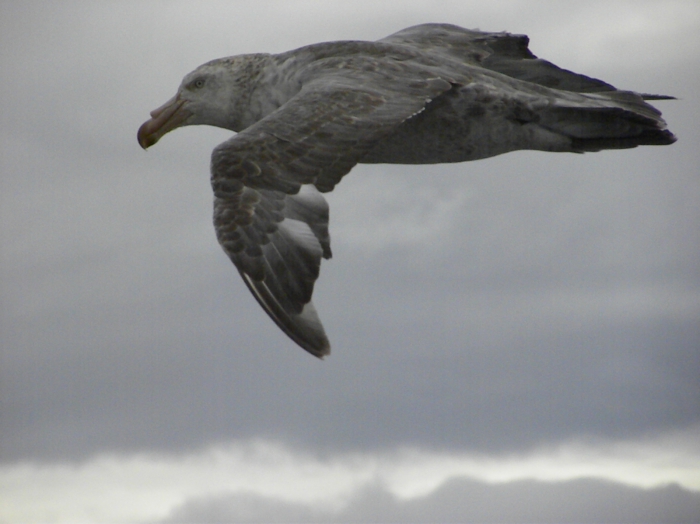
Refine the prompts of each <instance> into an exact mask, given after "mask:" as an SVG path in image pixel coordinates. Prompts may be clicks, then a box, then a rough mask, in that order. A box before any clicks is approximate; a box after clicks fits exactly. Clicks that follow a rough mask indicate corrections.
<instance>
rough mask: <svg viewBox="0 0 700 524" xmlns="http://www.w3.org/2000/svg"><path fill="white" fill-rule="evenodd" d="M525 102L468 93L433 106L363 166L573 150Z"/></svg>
mask: <svg viewBox="0 0 700 524" xmlns="http://www.w3.org/2000/svg"><path fill="white" fill-rule="evenodd" d="M537 120H538V118H537V115H535V114H534V113H533V112H532V111H531V110H529V109H528V108H527V105H526V103H525V102H524V101H523V100H518V99H515V98H513V97H511V96H508V95H505V96H500V97H499V96H494V95H493V90H490V89H488V88H486V87H484V86H478V87H477V88H472V87H470V88H463V89H461V90H456V91H454V92H451V93H450V94H447V95H444V96H442V97H440V98H438V99H436V100H433V101H432V102H431V103H430V104H428V105H427V106H426V108H425V110H424V111H422V112H421V113H418V114H417V115H415V116H414V117H412V118H410V119H408V120H406V121H405V122H403V123H402V124H401V125H399V126H398V127H397V128H396V129H395V130H394V132H393V133H392V134H391V135H389V136H387V137H386V138H384V139H383V140H381V141H380V142H378V143H377V144H376V145H375V146H374V147H373V149H371V150H370V151H369V153H367V155H365V156H364V157H363V158H362V160H361V161H360V162H361V163H367V164H379V163H387V164H439V163H447V162H465V161H468V160H477V159H480V158H488V157H492V156H496V155H500V154H503V153H507V152H509V151H516V150H519V149H541V150H547V151H567V150H570V141H569V140H568V139H567V138H565V137H563V136H560V135H556V134H554V133H550V132H547V131H545V130H543V129H542V128H541V127H540V126H539V125H537Z"/></svg>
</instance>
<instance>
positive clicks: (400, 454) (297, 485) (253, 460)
mask: <svg viewBox="0 0 700 524" xmlns="http://www.w3.org/2000/svg"><path fill="white" fill-rule="evenodd" d="M698 470H700V426H697V427H693V428H690V429H688V430H686V431H674V432H671V433H667V434H663V435H658V436H656V437H655V438H652V437H649V438H645V439H638V440H634V441H626V442H625V441H618V442H600V441H596V440H595V439H591V440H590V441H584V440H581V441H578V442H571V443H565V444H561V445H558V446H555V447H553V448H551V449H541V450H536V451H533V452H530V453H526V454H518V455H509V456H489V455H485V454H480V455H469V454H461V453H440V452H431V451H426V450H420V449H417V448H403V449H397V450H394V451H388V452H384V453H352V454H340V455H325V456H312V455H310V454H309V453H308V452H299V451H295V450H293V449H291V448H289V447H288V446H287V445H285V444H283V443H281V442H273V441H264V440H259V439H255V440H251V441H235V442H229V443H225V444H219V445H215V446H211V447H209V448H207V449H203V450H200V451H194V452H190V453H183V454H180V455H165V454H157V453H156V454H149V453H137V454H128V455H120V454H105V455H100V456H97V457H94V458H92V459H90V460H87V461H82V462H79V463H72V464H65V463H64V464H61V463H54V464H51V463H43V464H34V463H31V462H28V463H20V464H13V465H4V466H0V485H2V486H3V495H2V499H0V502H2V503H1V504H0V522H15V521H17V519H19V520H21V521H22V522H25V523H32V522H36V523H39V522H48V521H50V522H72V523H79V522H145V521H156V520H159V519H164V518H166V517H167V516H168V515H169V514H170V513H171V512H173V511H174V510H176V509H177V508H178V507H180V506H181V505H183V504H185V503H186V502H188V501H190V500H197V499H206V498H208V497H214V498H216V497H217V496H219V495H220V494H222V493H226V494H228V495H231V496H233V495H235V494H242V495H245V496H251V495H252V496H257V497H263V498H266V499H270V500H277V501H279V502H281V503H293V504H299V505H302V506H306V507H309V508H312V509H314V508H315V510H318V511H325V512H330V514H332V513H333V512H338V511H341V510H342V509H343V508H344V507H345V506H346V505H347V504H348V502H349V501H350V500H351V499H353V498H354V497H356V496H357V495H358V493H361V492H362V491H363V490H366V489H369V488H371V487H372V486H382V488H383V489H384V490H385V491H386V492H388V493H390V494H391V495H393V496H394V497H396V498H397V499H398V500H411V499H416V498H419V497H425V496H427V495H430V493H432V492H434V491H435V490H436V489H438V488H439V487H440V486H442V485H443V484H445V483H446V482H447V481H449V480H450V479H456V478H464V479H471V480H475V481H479V482H482V483H485V484H488V485H496V484H504V483H512V482H517V481H523V480H535V481H541V482H548V483H561V482H566V481H572V480H576V479H597V480H600V481H608V482H615V483H620V484H624V485H627V486H630V487H634V488H640V489H651V488H659V487H663V486H666V485H670V484H676V485H678V486H680V487H682V488H684V489H686V490H689V491H692V492H695V493H697V494H698V496H700V478H698V476H697V471H698ZM699 500H700V499H699ZM126 501H128V503H125V502H126Z"/></svg>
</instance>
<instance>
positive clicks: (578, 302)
mask: <svg viewBox="0 0 700 524" xmlns="http://www.w3.org/2000/svg"><path fill="white" fill-rule="evenodd" d="M431 21H432V22H450V23H455V24H458V25H461V26H464V27H470V28H480V29H482V30H488V31H500V30H508V31H511V32H514V33H524V34H528V35H529V36H530V39H531V43H530V48H531V50H532V51H533V52H534V53H535V54H536V55H538V56H541V57H543V58H546V59H548V60H551V61H553V62H554V63H556V64H557V65H559V66H562V67H564V68H567V69H572V70H575V71H577V72H580V73H584V74H588V75H590V76H593V77H597V78H601V79H603V80H605V81H607V82H609V83H612V84H613V85H615V86H617V87H620V88H628V89H633V90H637V91H642V92H648V93H661V94H671V95H675V96H677V97H678V98H679V100H678V101H668V102H666V101H664V102H657V103H655V105H656V106H657V107H659V108H660V109H661V110H662V111H663V113H664V117H665V118H666V120H667V122H668V123H669V127H670V129H671V130H672V131H673V132H674V133H676V134H677V136H678V137H679V141H678V142H677V143H676V144H674V145H672V146H669V147H645V148H637V149H633V150H625V151H608V152H601V153H591V154H586V155H573V154H559V155H557V154H551V153H539V152H517V153H510V154H507V155H503V156H500V157H496V158H493V159H487V160H481V161H478V162H472V163H464V164H454V165H438V166H387V165H377V166H358V167H357V168H356V169H355V170H354V171H353V172H352V173H351V174H350V175H348V176H347V177H346V178H345V179H344V180H343V181H342V183H341V184H340V185H339V186H338V187H337V188H336V190H335V191H334V192H333V193H331V194H329V195H327V199H328V201H329V203H330V206H331V224H330V227H331V236H332V244H333V254H334V257H333V259H332V260H330V261H325V262H324V264H323V266H322V269H321V277H320V279H319V281H318V284H317V286H316V291H315V298H314V302H315V304H316V307H317V309H318V311H319V315H320V317H321V319H322V320H323V322H324V324H325V327H326V331H327V333H328V335H329V338H330V339H331V343H332V346H333V352H332V354H331V356H330V357H329V358H327V359H326V360H325V361H323V362H321V361H318V360H317V359H314V358H313V357H310V356H309V355H308V354H306V353H305V352H304V351H303V350H301V349H299V348H298V347H297V346H295V345H294V343H293V342H291V341H290V340H289V339H287V337H286V336H285V335H284V334H282V333H281V332H280V331H279V330H278V329H277V328H276V326H275V325H274V324H273V323H272V322H271V321H270V320H269V318H268V317H267V316H266V315H265V313H264V312H263V311H262V310H261V309H260V308H259V306H258V305H257V303H256V302H255V300H254V299H253V297H252V296H251V295H250V293H249V292H248V290H247V289H246V288H245V285H244V284H243V282H242V281H241V279H240V277H239V276H238V274H237V272H236V271H235V268H234V267H233V266H232V265H231V263H230V262H229V260H228V259H227V258H226V256H225V255H224V253H223V252H222V251H221V249H220V247H219V246H218V244H217V242H216V238H215V236H214V231H213V227H212V225H211V200H212V196H211V188H210V185H209V174H208V170H209V155H210V152H211V150H212V148H213V147H214V146H215V145H217V144H218V143H219V142H221V141H223V140H224V139H225V138H227V137H228V136H230V133H229V132H227V131H224V130H218V129H209V128H204V127H191V128H186V129H181V130H177V131H176V132H174V133H172V134H169V135H168V136H166V137H165V138H164V139H163V140H162V141H161V142H159V143H158V144H157V145H156V146H155V147H153V148H152V149H150V150H149V151H148V152H147V153H145V152H144V151H142V150H141V149H140V148H139V146H138V144H137V143H136V130H137V129H138V127H139V125H140V124H141V123H142V122H143V121H145V120H146V119H147V118H148V113H149V111H150V110H152V109H154V108H156V107H158V106H159V105H161V104H162V103H163V102H164V101H165V100H167V99H168V98H170V97H171V96H172V95H173V94H174V92H175V90H176V88H177V86H178V85H179V82H180V80H181V78H182V77H183V76H184V75H185V74H186V73H188V72H189V71H191V70H192V69H194V68H195V67H197V66H198V65H200V64H201V63H203V62H205V61H208V60H210V59H212V58H216V57H220V56H226V55H233V54H240V53H246V52H280V51H285V50H288V49H292V48H295V47H299V46H302V45H306V44H310V43H314V42H319V41H327V40H339V39H368V40H375V39H378V38H382V37H384V36H386V35H388V34H390V33H393V32H395V31H397V30H399V29H401V28H404V27H407V26H410V25H413V24H418V23H423V22H431ZM698 34H700V5H698V4H696V3H694V2H673V1H666V2H663V3H661V2H646V1H639V0H635V1H619V2H614V3H611V2H607V1H606V2H602V1H600V2H598V1H590V2H577V3H570V2H506V1H500V2H470V1H466V0H460V1H455V2H449V1H445V2H422V1H412V2H409V1H406V2H399V1H395V2H394V1H392V2H364V1H353V2H345V1H343V2H332V1H324V2H313V1H311V2H297V1H278V2H273V1H269V2H209V3H201V2H192V3H188V2H151V3H141V2H119V3H89V2H85V3H81V2H62V3H41V2H37V3H32V2H7V1H6V2H0V65H1V66H2V70H3V80H4V81H3V82H2V84H0V94H1V96H2V100H3V101H4V103H3V110H2V114H1V116H0V119H1V122H2V126H1V127H0V133H2V137H1V138H0V153H1V154H0V241H1V244H0V293H1V295H0V300H1V302H0V347H1V351H0V359H1V364H2V367H1V370H0V398H1V399H2V402H1V404H0V406H1V407H0V409H1V413H0V416H1V418H0V424H1V426H0V432H1V436H0V484H2V485H4V486H7V489H4V493H5V494H4V495H0V496H2V497H3V499H4V500H2V501H1V502H2V503H0V522H3V521H4V522H16V521H24V522H28V521H44V522H46V521H51V520H53V521H71V522H75V521H81V520H83V521H86V522H87V521H93V522H94V521H103V522H106V521H111V522H126V521H142V522H143V521H149V522H188V521H193V520H197V521H202V522H204V521H208V522H222V521H259V522H262V521H270V520H280V521H289V520H298V521H310V522H313V521H326V520H337V521H339V522H346V521H348V522H349V521H363V522H365V521H366V522H370V521H378V520H381V521H385V522H391V521H402V522H403V521H407V520H415V521H417V522H418V521H420V522H428V521H431V520H432V521H440V520H442V521H460V520H469V519H473V520H482V521H484V522H486V521H488V522H514V521H521V522H522V521H532V522H534V521H541V522H555V521H556V522H574V521H578V522H582V521H593V520H595V521H600V522H603V521H611V522H612V521H617V522H628V521H629V522H631V521H639V520H644V519H645V518H644V516H647V517H646V520H647V521H666V522H671V521H675V522H690V521H692V520H693V516H694V517H695V520H697V519H698V518H700V502H699V497H700V495H699V493H700V480H699V479H700V450H699V449H698V446H697V444H696V443H697V442H698V441H700V438H699V437H700V262H699V261H700V228H698V224H700V206H699V205H698V202H700V175H699V174H698V173H700V169H699V168H700V148H698V147H697V142H698V138H699V135H698V127H697V115H698V114H699V113H700V102H698V92H700V69H699V68H698V67H697V64H698V63H700V38H699V37H698ZM260 443H264V449H266V450H268V451H266V452H265V453H263V455H260V454H259V453H258V454H256V453H257V452H252V451H250V450H251V449H253V450H255V449H259V448H258V447H257V446H260V445H262V444H260ZM640 449H643V450H644V452H643V453H641V452H639V450H640ZM402 450H403V451H402ZM405 450H413V451H411V453H404V451H405ZM562 450H569V451H570V450H575V451H571V452H570V453H569V452H567V454H565V456H564V455H563V454H562V453H563V451H562ZM582 450H583V451H582ZM266 453H267V454H266ZM261 456H263V457H264V459H261V458H260V457H261ZM231 457H235V461H234V462H230V461H231V460H233V459H232V458H231ZM387 457H391V460H389V459H387ZM417 457H420V459H418V458H417ZM387 460H389V462H388V463H390V464H391V468H393V469H392V471H400V472H401V475H398V476H396V475H394V476H392V475H390V473H389V470H388V469H386V468H384V466H381V464H387ZM202 461H203V462H202ZM309 461H311V462H309ZM192 464H205V465H201V466H197V467H198V468H200V469H197V470H196V471H197V472H198V473H197V474H196V475H194V474H192V470H191V469H188V468H190V467H192ZM310 464H313V466H310ZM358 464H359V466H358ZM367 464H370V465H372V466H366V465H367ZM377 464H379V465H377ZM465 464H469V466H468V467H467V466H466V465H465ZM341 466H342V467H341ZM365 466H366V467H365ZM380 466H381V467H380ZM314 468H317V469H318V471H324V472H326V471H332V472H333V474H330V473H329V474H328V475H329V476H324V475H326V473H323V475H321V474H320V473H319V474H318V475H316V474H315V473H314V472H315V471H317V469H314ZM383 468H384V469H383ZM391 468H390V469H391ZM558 468H560V474H557V470H558ZM635 468H637V469H635ZM208 470H216V471H217V472H219V473H217V476H216V477H215V479H211V481H210V482H204V483H200V484H199V487H197V486H195V484H196V483H195V482H192V479H193V478H200V477H199V476H198V475H202V477H201V478H204V477H206V471H208ZM497 471H498V472H500V473H499V474H498V475H497V474H496V473H495V472H497ZM543 471H547V472H549V473H548V474H544V473H543ZM142 472H148V473H147V474H143V475H142ZM241 472H245V474H244V473H241ZM284 472H287V473H289V475H290V476H289V477H288V478H290V479H294V480H290V482H287V483H285V484H284V485H278V481H277V480H276V479H278V478H281V477H280V475H282V476H284V474H286V473H284ZM193 475H194V476H193ZM399 477H400V478H399ZM284 478H287V477H284ZM425 478H429V479H431V480H430V482H428V483H427V484H425V485H422V487H420V488H415V489H412V488H410V486H414V487H415V485H418V484H421V479H425ZM314 479H323V482H321V483H320V484H318V485H317V484H314ZM180 480H181V481H182V482H180ZM494 482H498V484H494ZM296 483H298V485H299V486H304V489H301V488H300V489H296V486H294V484H296ZM173 486H174V487H173ZM407 486H409V487H407ZM93 489H94V490H95V493H97V492H98V491H99V493H100V495H99V496H97V495H96V496H95V497H93V498H91V499H90V500H89V501H86V499H85V498H84V494H85V493H93V491H92V490H93ZM166 494H167V495H166ZM312 495H313V496H312ZM37 500H40V501H43V502H42V503H37V502H36V501H37ZM518 500H525V501H527V503H526V504H525V503H522V504H518V503H516V502H513V501H518ZM561 500H566V501H570V503H567V504H566V505H563V504H561V505H560V504H558V502H557V501H561ZM30 501H34V502H33V503H30ZM508 501H510V502H508ZM591 507H596V508H598V509H596V510H595V511H597V513H596V512H593V510H591ZM127 508H128V509H127ZM460 516H463V519H462V518H460ZM640 516H642V517H641V518H640Z"/></svg>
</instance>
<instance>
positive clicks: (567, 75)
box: [380, 24, 666, 98]
mask: <svg viewBox="0 0 700 524" xmlns="http://www.w3.org/2000/svg"><path fill="white" fill-rule="evenodd" d="M529 41H530V39H529V38H528V37H527V36H525V35H514V34H510V33H505V32H503V33H488V32H484V31H474V30H469V29H464V28H462V27H459V26H456V25H451V24H422V25H417V26H413V27H409V28H406V29H403V30H401V31H399V32H397V33H394V34H393V35H389V36H388V37H386V38H383V39H382V40H380V42H385V43H390V44H399V45H406V46H410V47H415V48H419V49H421V50H423V51H427V52H430V53H431V54H439V55H442V56H444V57H448V58H450V59H452V60H458V61H460V62H464V63H468V64H472V65H478V66H481V67H484V68H486V69H490V70H491V71H496V72H498V73H501V74H504V75H506V76H510V77H511V78H516V79H518V80H524V81H526V82H532V83H533V84H538V85H541V86H544V87H550V88H554V89H560V90H564V91H574V92H577V93H599V92H605V91H614V90H615V88H614V87H613V86H611V85H610V84H608V83H606V82H603V81H602V80H598V79H595V78H591V77H588V76H585V75H580V74H578V73H574V72H572V71H567V70H566V69H562V68H560V67H557V66H556V65H554V64H552V63H551V62H548V61H547V60H542V59H540V58H537V57H536V56H535V55H534V54H532V52H531V51H530V50H529V49H528V43H529ZM652 96H653V95H652ZM661 98H666V97H661Z"/></svg>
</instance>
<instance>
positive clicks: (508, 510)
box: [160, 477, 700, 523]
mask: <svg viewBox="0 0 700 524" xmlns="http://www.w3.org/2000/svg"><path fill="white" fill-rule="evenodd" d="M698 516H700V495H699V494H697V493H694V492H692V491H688V490H684V489H682V488H680V487H678V486H677V485H669V486H664V487H660V488H654V489H639V488H631V487H628V486H625V485H623V484H617V483H613V482H605V481H600V480H596V479H581V480H575V481H569V482H560V483H547V482H537V481H517V482H510V483H504V484H486V483H483V482H478V481H475V480H470V479H467V478H459V477H457V478H453V479H450V480H448V481H447V482H445V483H444V484H443V485H442V486H440V487H439V488H438V489H436V490H435V491H434V492H432V493H430V494H429V495H426V496H424V497H418V498H415V499H409V500H402V499H399V498H397V497H395V496H394V495H392V494H391V493H389V492H387V491H386V490H384V489H383V488H382V487H380V486H373V487H371V488H366V489H364V490H363V491H362V492H361V493H359V494H357V495H355V496H354V497H353V498H352V499H351V500H350V502H349V503H348V504H347V506H346V507H345V508H343V509H342V510H341V511H330V510H323V509H318V508H311V507H309V506H307V505H304V504H299V503H291V502H285V501H281V500H278V499H273V498H268V497H263V496H259V495H252V494H250V495H248V494H236V495H227V494H222V495H219V496H216V497H207V498H200V499H195V500H191V501H188V502H185V503H184V504H182V505H181V506H180V507H178V508H176V509H175V510H174V511H173V512H172V513H171V515H170V516H169V517H167V518H166V519H164V520H162V521H160V522H162V523H177V522H201V523H215V522H415V523H419V522H484V523H487V522H488V523H507V522H512V523H519V522H551V523H574V522H599V523H604V522H610V523H636V522H666V523H672V522H677V523H690V522H695V521H696V520H697V518H698Z"/></svg>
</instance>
